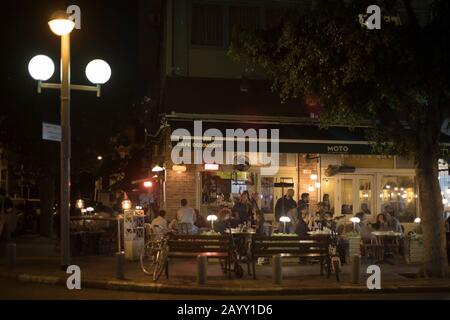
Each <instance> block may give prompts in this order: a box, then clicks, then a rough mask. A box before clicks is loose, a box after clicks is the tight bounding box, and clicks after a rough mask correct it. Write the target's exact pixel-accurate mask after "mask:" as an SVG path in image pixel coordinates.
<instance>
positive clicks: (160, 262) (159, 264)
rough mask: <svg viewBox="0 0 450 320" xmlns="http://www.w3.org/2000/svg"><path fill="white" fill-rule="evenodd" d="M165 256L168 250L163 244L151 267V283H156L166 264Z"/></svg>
mask: <svg viewBox="0 0 450 320" xmlns="http://www.w3.org/2000/svg"><path fill="white" fill-rule="evenodd" d="M167 254H168V249H167V246H166V245H165V244H163V245H162V246H161V248H160V250H158V252H157V253H156V259H155V264H154V266H153V281H158V279H159V277H160V276H161V274H162V272H163V270H164V268H165V266H166V262H167Z"/></svg>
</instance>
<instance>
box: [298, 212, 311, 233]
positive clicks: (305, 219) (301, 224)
mask: <svg viewBox="0 0 450 320" xmlns="http://www.w3.org/2000/svg"><path fill="white" fill-rule="evenodd" d="M308 223H309V214H308V210H307V209H306V208H305V210H301V211H300V217H299V219H298V223H297V226H296V228H295V233H296V234H297V235H298V236H300V237H304V236H307V235H308V232H309V231H310V230H309V227H308Z"/></svg>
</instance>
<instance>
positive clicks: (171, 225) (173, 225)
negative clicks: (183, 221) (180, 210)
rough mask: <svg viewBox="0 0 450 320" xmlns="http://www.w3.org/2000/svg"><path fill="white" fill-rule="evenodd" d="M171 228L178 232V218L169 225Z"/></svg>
mask: <svg viewBox="0 0 450 320" xmlns="http://www.w3.org/2000/svg"><path fill="white" fill-rule="evenodd" d="M168 228H169V230H171V231H174V232H177V231H178V220H177V219H172V221H170V223H169V225H168Z"/></svg>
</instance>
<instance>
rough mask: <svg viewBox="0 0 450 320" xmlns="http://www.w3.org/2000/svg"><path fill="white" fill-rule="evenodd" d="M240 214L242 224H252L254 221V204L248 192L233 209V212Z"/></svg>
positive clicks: (243, 193)
mask: <svg viewBox="0 0 450 320" xmlns="http://www.w3.org/2000/svg"><path fill="white" fill-rule="evenodd" d="M234 211H236V212H238V214H239V216H238V219H239V221H240V222H241V223H249V224H251V220H252V204H251V202H250V196H249V193H248V191H244V192H242V194H241V198H240V199H239V201H238V202H237V203H235V205H234V207H233V212H234Z"/></svg>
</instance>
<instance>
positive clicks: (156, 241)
mask: <svg viewBox="0 0 450 320" xmlns="http://www.w3.org/2000/svg"><path fill="white" fill-rule="evenodd" d="M168 253H169V248H168V236H167V235H163V234H162V233H158V232H152V233H150V240H149V241H148V242H147V243H146V245H145V247H144V250H142V252H141V255H140V263H141V269H142V271H143V272H144V273H145V274H146V275H148V276H151V277H152V279H153V281H158V279H159V277H160V276H161V274H162V272H163V270H164V268H165V266H166V263H167V255H168Z"/></svg>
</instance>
